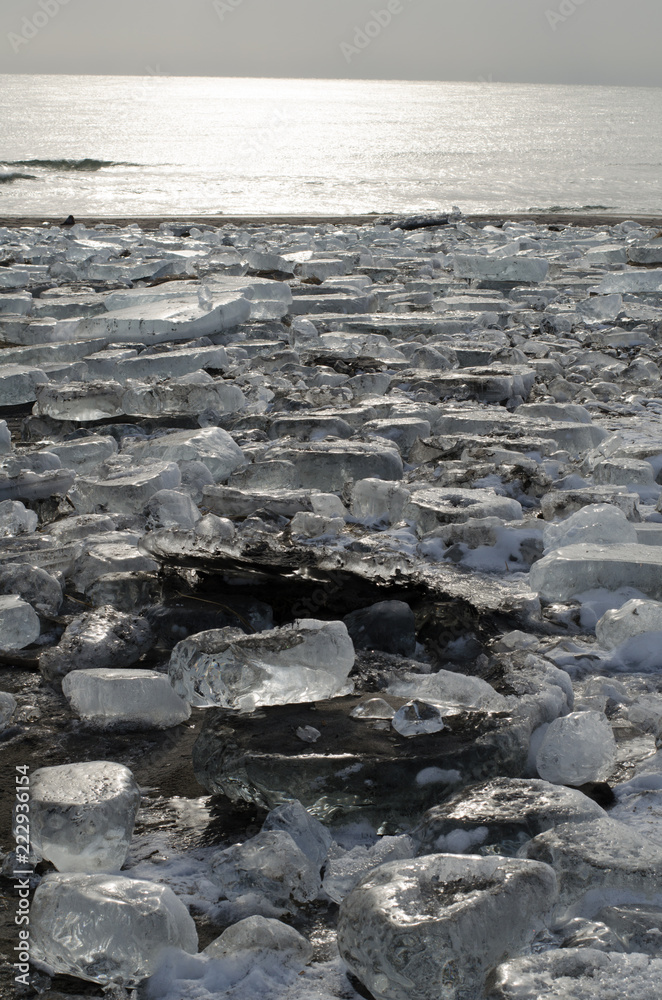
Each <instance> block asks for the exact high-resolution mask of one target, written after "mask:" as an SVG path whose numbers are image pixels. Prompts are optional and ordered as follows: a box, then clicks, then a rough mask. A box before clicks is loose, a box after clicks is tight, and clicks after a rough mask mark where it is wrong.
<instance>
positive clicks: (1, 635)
mask: <svg viewBox="0 0 662 1000" xmlns="http://www.w3.org/2000/svg"><path fill="white" fill-rule="evenodd" d="M40 632H41V625H40V624H39V618H38V617H37V615H36V614H35V611H34V609H33V608H32V607H31V606H30V605H29V604H27V603H26V601H23V600H21V598H20V597H17V596H16V595H14V594H10V595H9V596H8V597H0V649H24V648H25V647H26V646H29V645H31V643H33V642H35V641H36V640H37V639H38V638H39V633H40Z"/></svg>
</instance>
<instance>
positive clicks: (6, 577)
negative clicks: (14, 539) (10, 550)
mask: <svg viewBox="0 0 662 1000" xmlns="http://www.w3.org/2000/svg"><path fill="white" fill-rule="evenodd" d="M0 594H14V595H16V596H19V597H20V598H21V599H22V600H24V601H27V603H28V604H30V605H32V607H33V608H34V610H35V611H37V612H38V613H39V614H41V615H50V616H53V615H56V614H57V613H58V611H59V610H60V605H61V604H62V598H63V594H62V587H61V585H60V583H59V582H58V581H57V580H56V579H55V577H54V576H51V574H50V573H47V572H46V570H45V569H40V568H39V567H38V566H28V565H27V564H26V563H18V564H15V565H10V566H3V567H1V568H0Z"/></svg>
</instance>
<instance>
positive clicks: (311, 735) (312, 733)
mask: <svg viewBox="0 0 662 1000" xmlns="http://www.w3.org/2000/svg"><path fill="white" fill-rule="evenodd" d="M321 735H322V734H321V733H320V731H319V729H315V728H314V727H313V726H299V728H298V729H297V736H298V738H299V739H300V740H303V742H304V743H317V741H318V739H319V738H320V737H321Z"/></svg>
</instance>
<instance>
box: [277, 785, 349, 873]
mask: <svg viewBox="0 0 662 1000" xmlns="http://www.w3.org/2000/svg"><path fill="white" fill-rule="evenodd" d="M262 829H263V830H266V831H269V830H284V831H285V832H286V833H289V835H290V837H291V838H292V840H293V841H294V843H295V844H296V845H297V847H299V848H300V849H301V850H302V851H303V853H304V854H305V855H306V857H307V858H309V859H310V860H311V861H312V863H313V864H314V865H315V866H316V867H317V868H321V867H322V865H323V864H324V861H325V859H326V856H327V854H328V853H329V848H330V847H331V844H332V843H333V837H332V836H331V834H330V833H329V831H328V830H327V828H326V827H325V826H323V824H322V823H320V821H319V820H318V819H315V817H314V816H312V815H311V814H310V813H309V812H308V811H307V810H306V809H304V807H303V806H302V805H301V803H300V802H299V801H298V800H296V799H294V800H292V801H291V802H284V803H283V805H281V806H276V808H275V809H272V810H271V812H270V813H269V815H268V816H267V818H266V819H265V821H264V823H263V825H262Z"/></svg>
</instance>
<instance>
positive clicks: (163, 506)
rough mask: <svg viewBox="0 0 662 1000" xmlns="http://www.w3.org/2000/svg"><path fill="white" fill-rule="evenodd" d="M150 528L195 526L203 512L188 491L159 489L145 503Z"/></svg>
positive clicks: (145, 512) (147, 523)
mask: <svg viewBox="0 0 662 1000" xmlns="http://www.w3.org/2000/svg"><path fill="white" fill-rule="evenodd" d="M144 514H145V517H146V527H147V529H148V530H158V529H159V528H185V529H186V528H188V529H190V528H194V527H195V526H196V524H197V523H198V521H199V520H200V519H201V517H202V514H201V513H200V511H199V510H198V508H197V507H196V505H195V504H194V503H193V501H192V500H191V498H190V496H188V495H187V494H186V493H182V492H179V491H178V490H159V492H158V493H155V494H154V496H153V497H150V499H149V500H148V501H147V503H146V504H145V508H144Z"/></svg>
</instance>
